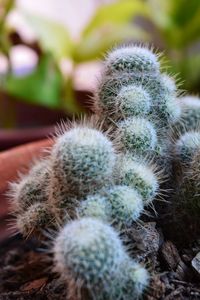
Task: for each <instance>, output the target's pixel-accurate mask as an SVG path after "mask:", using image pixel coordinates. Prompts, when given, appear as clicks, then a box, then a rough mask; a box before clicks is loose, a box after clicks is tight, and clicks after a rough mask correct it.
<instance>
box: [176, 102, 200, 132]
mask: <svg viewBox="0 0 200 300" xmlns="http://www.w3.org/2000/svg"><path fill="white" fill-rule="evenodd" d="M179 102H180V106H181V109H182V114H181V120H180V122H179V123H178V124H177V127H178V129H179V130H180V131H181V132H182V133H183V132H184V131H186V130H187V131H189V130H196V129H197V128H198V126H199V122H200V121H199V120H200V98H199V97H195V96H185V97H182V98H180V100H179Z"/></svg>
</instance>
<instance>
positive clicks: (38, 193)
mask: <svg viewBox="0 0 200 300" xmlns="http://www.w3.org/2000/svg"><path fill="white" fill-rule="evenodd" d="M48 183H49V161H48V160H43V161H40V162H38V163H37V164H36V165H35V166H34V167H33V168H32V169H31V170H30V172H29V174H28V175H26V176H23V177H22V178H21V180H20V181H19V182H16V183H12V184H11V187H10V192H9V196H10V197H11V199H12V202H11V204H12V208H13V210H14V211H16V210H17V211H18V210H20V211H26V209H27V208H28V207H29V206H30V205H32V204H34V203H37V202H46V201H47V199H48V192H47V191H46V187H47V185H48Z"/></svg>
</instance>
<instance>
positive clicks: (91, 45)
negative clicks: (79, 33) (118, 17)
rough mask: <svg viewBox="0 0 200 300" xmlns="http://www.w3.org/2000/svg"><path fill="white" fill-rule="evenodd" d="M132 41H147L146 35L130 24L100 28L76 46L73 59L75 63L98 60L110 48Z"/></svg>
mask: <svg viewBox="0 0 200 300" xmlns="http://www.w3.org/2000/svg"><path fill="white" fill-rule="evenodd" d="M132 39H134V40H139V41H144V40H147V39H148V35H147V33H145V32H144V31H143V30H142V29H140V28H139V27H137V26H136V25H135V26H134V27H133V26H132V25H130V24H125V25H116V24H115V25H114V24H109V26H108V25H105V26H102V27H101V28H98V29H96V30H95V31H93V32H92V33H91V34H90V35H88V36H87V37H85V38H84V39H83V40H82V41H81V42H80V44H78V46H77V47H76V51H75V52H74V56H73V59H74V61H75V62H76V63H80V62H84V61H89V60H95V59H99V58H100V56H101V55H103V54H105V52H107V51H108V50H109V49H110V48H111V47H114V46H116V45H117V44H118V43H120V42H122V41H123V42H126V41H129V40H132Z"/></svg>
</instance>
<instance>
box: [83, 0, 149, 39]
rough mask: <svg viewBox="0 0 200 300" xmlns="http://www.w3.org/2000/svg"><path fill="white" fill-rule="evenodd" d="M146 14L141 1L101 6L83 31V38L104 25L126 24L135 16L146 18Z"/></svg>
mask: <svg viewBox="0 0 200 300" xmlns="http://www.w3.org/2000/svg"><path fill="white" fill-rule="evenodd" d="M147 13H148V9H147V6H146V5H145V3H144V2H143V1H141V0H134V1H133V0H118V1H117V2H114V3H111V4H105V5H102V6H100V7H99V9H98V10H97V11H96V13H95V15H94V16H93V18H92V19H91V21H90V22H89V24H88V25H87V26H86V28H85V30H84V31H83V37H85V36H87V35H89V34H91V32H92V31H94V30H97V28H99V27H102V26H104V27H105V26H106V24H108V25H109V24H123V23H128V22H129V21H130V20H131V19H133V18H134V17H135V16H136V15H142V16H146V15H147Z"/></svg>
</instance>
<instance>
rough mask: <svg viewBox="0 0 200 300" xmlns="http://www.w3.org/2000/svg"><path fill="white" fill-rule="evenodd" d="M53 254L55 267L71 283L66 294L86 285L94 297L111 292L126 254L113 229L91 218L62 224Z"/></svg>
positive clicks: (75, 292) (76, 292) (76, 291)
mask: <svg viewBox="0 0 200 300" xmlns="http://www.w3.org/2000/svg"><path fill="white" fill-rule="evenodd" d="M53 253H54V264H55V270H56V271H57V272H58V273H59V274H60V275H61V277H63V278H64V279H66V280H67V282H69V283H70V282H71V284H72V285H71V290H69V294H70V295H71V294H80V290H81V288H86V289H88V291H89V294H90V296H91V298H92V299H94V300H96V299H102V300H103V295H104V294H105V293H108V294H111V293H110V292H109V291H112V288H113V280H114V279H115V278H116V277H118V276H119V274H120V266H121V264H122V261H123V260H124V259H125V257H126V256H127V254H126V252H125V250H124V247H123V245H122V243H121V241H120V239H119V237H118V235H117V233H116V232H115V231H114V230H113V228H112V227H111V226H109V225H106V224H104V223H102V222H101V221H99V220H96V219H91V218H82V219H80V220H76V221H73V222H71V223H69V224H67V225H65V226H64V228H63V229H62V230H61V232H60V233H59V234H58V237H57V238H56V239H55V242H54V249H53ZM69 288H70V285H69Z"/></svg>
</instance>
